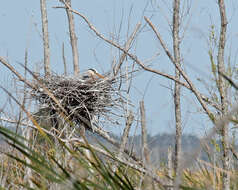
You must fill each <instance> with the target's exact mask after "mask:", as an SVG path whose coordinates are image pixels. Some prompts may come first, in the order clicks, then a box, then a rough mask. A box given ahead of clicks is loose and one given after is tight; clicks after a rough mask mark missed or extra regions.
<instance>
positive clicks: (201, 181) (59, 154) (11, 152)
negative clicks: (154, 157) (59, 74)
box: [0, 127, 238, 190]
mask: <svg viewBox="0 0 238 190" xmlns="http://www.w3.org/2000/svg"><path fill="white" fill-rule="evenodd" d="M0 133H1V135H3V136H4V138H5V141H6V144H5V145H2V146H4V147H5V148H3V147H2V148H1V152H2V153H1V165H0V172H1V173H0V175H1V189H90V190H91V189H92V190H94V189H95V190H96V189H97V190H98V189H102V190H104V189H169V188H170V187H169V186H167V185H165V186H162V185H161V184H160V183H158V181H157V180H155V179H154V178H152V177H151V176H150V175H145V174H144V173H143V172H141V171H138V170H136V169H134V168H132V167H130V166H128V165H127V163H126V162H125V163H122V162H120V161H119V160H117V158H116V157H115V156H114V154H113V153H112V152H110V151H109V150H108V149H107V148H105V147H103V146H101V148H102V149H103V150H104V151H105V152H107V154H108V155H107V156H105V155H102V154H100V153H98V152H96V151H95V150H94V148H93V147H92V146H91V145H90V144H89V143H87V142H86V144H85V145H84V146H79V145H78V146H77V144H75V145H74V146H73V147H72V146H67V145H66V143H65V142H61V141H60V140H59V141H58V142H57V143H56V142H55V141H56V140H53V139H50V141H51V142H49V139H48V140H45V141H44V143H43V140H42V138H41V142H40V143H39V144H37V143H36V144H34V146H33V142H30V141H29V140H26V139H25V138H24V137H22V136H21V135H18V134H16V133H15V132H13V131H11V130H9V129H7V128H5V127H0ZM85 140H86V139H85ZM29 144H32V146H29ZM99 144H100V143H99ZM87 151H88V153H90V154H88V153H86V152H87ZM210 163H211V162H207V161H201V160H198V161H197V162H196V167H193V168H190V169H185V170H183V171H182V172H181V183H180V184H181V185H180V189H184V190H188V189H190V190H193V189H194V190H195V189H196V190H197V189H222V175H223V174H222V173H223V170H222V168H221V167H219V163H215V164H213V165H212V164H210ZM148 167H149V166H148ZM150 167H151V166H150ZM152 167H153V168H156V166H152ZM155 173H156V174H157V177H158V178H159V179H160V180H161V181H162V182H163V183H164V184H168V182H169V180H170V179H169V177H168V168H167V165H166V164H165V165H164V166H163V167H160V168H159V169H157V171H156V172H155ZM229 174H230V176H231V189H237V187H238V183H237V181H238V180H237V179H238V173H237V171H235V170H234V171H229Z"/></svg>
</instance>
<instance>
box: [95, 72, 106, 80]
mask: <svg viewBox="0 0 238 190" xmlns="http://www.w3.org/2000/svg"><path fill="white" fill-rule="evenodd" d="M95 74H96V75H97V76H98V77H99V78H101V79H104V78H105V77H104V76H102V75H100V74H99V73H95Z"/></svg>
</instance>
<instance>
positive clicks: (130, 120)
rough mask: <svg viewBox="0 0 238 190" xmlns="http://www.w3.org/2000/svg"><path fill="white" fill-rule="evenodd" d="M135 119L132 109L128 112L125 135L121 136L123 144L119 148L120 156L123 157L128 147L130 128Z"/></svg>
mask: <svg viewBox="0 0 238 190" xmlns="http://www.w3.org/2000/svg"><path fill="white" fill-rule="evenodd" d="M133 120H134V115H133V113H132V111H131V110H130V111H129V113H128V116H127V118H126V126H125V128H124V131H123V135H122V138H121V145H120V148H119V157H122V155H123V152H124V150H125V149H126V143H127V141H128V136H129V132H130V128H131V125H132V123H133Z"/></svg>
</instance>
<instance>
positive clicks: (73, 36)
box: [62, 0, 79, 75]
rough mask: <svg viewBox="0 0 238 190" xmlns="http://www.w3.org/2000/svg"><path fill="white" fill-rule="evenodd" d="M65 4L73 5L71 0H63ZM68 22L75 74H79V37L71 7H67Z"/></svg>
mask: <svg viewBox="0 0 238 190" xmlns="http://www.w3.org/2000/svg"><path fill="white" fill-rule="evenodd" d="M62 2H63V3H64V4H67V5H68V6H70V7H71V0H62ZM66 12H67V17H68V22H69V35H70V44H71V47H72V55H73V65H74V75H78V74H79V52H78V42H77V40H78V38H77V36H76V33H75V25H74V16H73V14H72V12H71V11H70V10H69V9H66Z"/></svg>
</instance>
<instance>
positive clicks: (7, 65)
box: [0, 57, 34, 89]
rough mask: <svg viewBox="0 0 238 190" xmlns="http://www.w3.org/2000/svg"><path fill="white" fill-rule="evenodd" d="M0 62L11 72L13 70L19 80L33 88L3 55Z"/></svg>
mask: <svg viewBox="0 0 238 190" xmlns="http://www.w3.org/2000/svg"><path fill="white" fill-rule="evenodd" d="M0 62H1V63H2V64H3V65H5V66H6V67H7V68H8V69H9V70H10V71H11V72H13V73H14V74H15V75H16V76H17V77H18V79H19V80H20V81H22V82H24V83H25V84H27V85H28V86H29V87H31V88H32V89H34V86H33V85H32V84H30V83H29V82H28V81H27V80H26V79H24V78H23V77H22V76H21V75H20V74H19V73H18V72H17V71H16V70H15V69H14V68H13V67H12V66H11V65H10V64H9V63H8V62H7V61H6V60H5V59H4V58H3V57H0Z"/></svg>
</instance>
